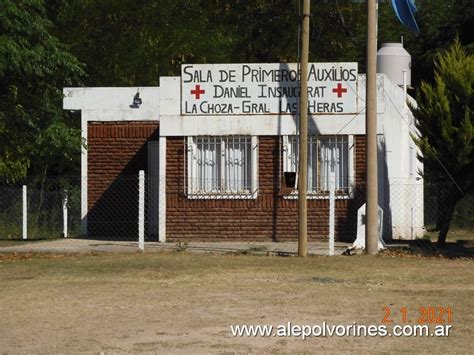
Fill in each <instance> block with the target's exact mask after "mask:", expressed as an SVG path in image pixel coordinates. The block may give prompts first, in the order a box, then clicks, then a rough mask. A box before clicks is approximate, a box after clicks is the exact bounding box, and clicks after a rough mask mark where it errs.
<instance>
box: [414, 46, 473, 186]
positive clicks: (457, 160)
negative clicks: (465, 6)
mask: <svg viewBox="0 0 474 355" xmlns="http://www.w3.org/2000/svg"><path fill="white" fill-rule="evenodd" d="M473 85H474V56H472V55H468V54H466V52H465V50H464V49H463V48H462V47H461V45H460V43H459V42H458V41H456V42H455V43H454V44H453V45H452V46H451V47H450V48H449V49H448V50H447V51H446V52H444V53H443V54H438V55H437V60H436V62H435V83H434V85H432V84H429V83H427V82H422V84H421V88H420V90H419V92H418V95H417V101H418V108H416V109H414V111H413V112H414V115H415V118H416V119H417V123H416V126H417V128H418V130H419V131H420V133H421V138H416V143H417V144H418V146H419V147H420V149H421V151H422V153H423V156H422V157H420V159H421V160H422V161H423V163H424V166H425V170H426V171H427V173H426V174H425V175H426V178H428V179H430V180H432V181H436V182H439V181H449V180H450V178H449V177H448V176H447V174H446V172H445V171H444V170H443V169H442V168H440V164H439V162H438V159H439V160H441V161H442V162H443V164H444V165H445V167H446V169H447V170H448V171H449V172H450V174H452V176H453V177H454V179H455V180H456V182H457V183H458V184H460V185H461V186H462V187H463V188H464V189H466V190H470V189H471V188H472V184H473V174H474V151H473V148H472V143H473V133H474V132H473V125H474V118H473V115H472V113H473V110H474V99H473Z"/></svg>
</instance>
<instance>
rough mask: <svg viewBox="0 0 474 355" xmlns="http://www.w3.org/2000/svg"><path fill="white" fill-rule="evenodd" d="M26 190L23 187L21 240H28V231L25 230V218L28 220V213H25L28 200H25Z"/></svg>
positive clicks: (26, 225) (24, 186)
mask: <svg viewBox="0 0 474 355" xmlns="http://www.w3.org/2000/svg"><path fill="white" fill-rule="evenodd" d="M26 189H27V187H26V185H23V239H27V238H28V230H27V227H28V221H27V218H28V211H27V203H28V200H27V190H26Z"/></svg>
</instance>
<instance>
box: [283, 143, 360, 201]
mask: <svg viewBox="0 0 474 355" xmlns="http://www.w3.org/2000/svg"><path fill="white" fill-rule="evenodd" d="M352 140H353V139H352V136H309V137H308V193H309V194H317V193H324V192H328V191H329V190H330V187H331V184H334V188H335V191H336V192H337V193H340V194H341V193H349V192H351V191H350V190H351V185H352V184H353V183H352V175H353V174H352V169H353V162H352V160H353V144H352ZM298 154H299V151H298V137H297V136H288V137H284V161H283V169H284V171H290V172H291V171H292V172H297V170H298Z"/></svg>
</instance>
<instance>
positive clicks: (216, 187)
mask: <svg viewBox="0 0 474 355" xmlns="http://www.w3.org/2000/svg"><path fill="white" fill-rule="evenodd" d="M256 162H257V139H256V137H251V136H223V137H219V136H198V137H190V138H188V189H187V191H188V196H189V197H201V196H202V197H215V198H219V197H221V198H255V197H256V191H257V171H256V170H257V164H256Z"/></svg>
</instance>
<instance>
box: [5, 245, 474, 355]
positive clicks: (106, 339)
mask: <svg viewBox="0 0 474 355" xmlns="http://www.w3.org/2000/svg"><path fill="white" fill-rule="evenodd" d="M473 266H474V262H473V259H468V258H466V259H447V258H441V257H430V258H427V257H416V256H409V255H406V256H398V255H393V254H388V255H381V256H377V257H367V256H352V257H310V258H306V259H300V258H294V257H286V258H285V257H268V256H251V255H240V256H236V255H213V254H189V253H186V252H161V253H144V254H140V253H134V254H130V253H128V254H98V255H61V254H34V255H32V254H0V299H1V302H0V317H1V321H0V334H1V336H0V350H1V352H2V353H81V352H88V353H90V352H95V353H98V352H105V353H120V352H126V353H130V352H131V353H138V352H140V353H147V352H149V353H152V352H166V353H190V352H192V353H209V352H212V353H222V352H225V353H229V352H231V353H259V352H293V351H299V352H309V353H313V352H321V351H323V352H330V353H341V352H352V353H367V352H369V353H381V352H389V353H392V352H393V353H395V352H397V353H400V352H410V353H427V352H430V353H432V352H440V353H441V352H449V353H472V346H473V345H474V341H473V338H474V337H473V332H472V324H473V323H474V311H473V310H474V285H473V280H474V267H473ZM386 306H388V307H390V308H391V309H392V310H393V313H392V315H391V317H392V318H393V319H394V322H395V323H397V324H403V323H402V321H401V315H400V312H399V310H400V308H401V307H407V309H408V314H409V315H410V318H412V319H410V320H409V322H411V323H409V324H415V323H416V319H417V318H418V308H419V307H427V306H442V307H451V308H452V310H453V316H452V322H451V324H452V326H453V328H452V331H451V334H450V336H449V337H443V338H437V337H416V338H415V337H411V338H408V337H401V338H396V337H374V338H371V337H323V338H316V337H313V338H307V339H305V340H303V339H301V338H299V337H267V338H263V337H233V336H232V334H231V331H230V325H235V324H262V325H263V324H270V325H275V326H276V325H279V324H287V322H288V321H290V322H291V323H292V324H299V325H317V324H321V323H322V322H323V321H326V323H328V324H352V323H353V322H357V323H358V324H366V325H369V324H375V325H380V324H381V321H382V319H383V317H384V315H385V311H384V307H386Z"/></svg>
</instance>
